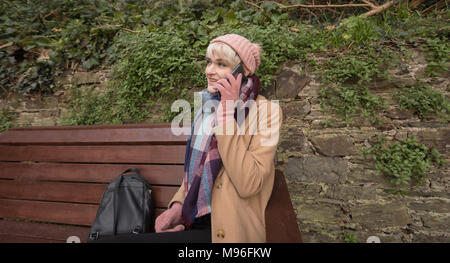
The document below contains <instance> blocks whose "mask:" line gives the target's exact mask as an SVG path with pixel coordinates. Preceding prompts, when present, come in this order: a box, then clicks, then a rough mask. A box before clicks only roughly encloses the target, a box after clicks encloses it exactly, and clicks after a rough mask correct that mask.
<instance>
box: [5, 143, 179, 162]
mask: <svg viewBox="0 0 450 263" xmlns="http://www.w3.org/2000/svg"><path fill="white" fill-rule="evenodd" d="M185 149H186V146H184V145H166V146H160V145H151V146H141V145H137V146H121V145H118V146H0V161H38V162H77V163H79V162H82V163H173V164H183V163H184V154H185Z"/></svg>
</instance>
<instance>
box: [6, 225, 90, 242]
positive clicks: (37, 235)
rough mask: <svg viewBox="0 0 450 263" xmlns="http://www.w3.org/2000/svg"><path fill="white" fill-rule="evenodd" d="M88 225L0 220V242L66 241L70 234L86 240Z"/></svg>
mask: <svg viewBox="0 0 450 263" xmlns="http://www.w3.org/2000/svg"><path fill="white" fill-rule="evenodd" d="M89 230H90V228H89V227H79V226H68V225H56V224H40V223H30V222H15V221H6V220H0V242H3V241H4V242H33V243H34V242H39V243H41V242H66V240H67V238H68V237H70V236H77V237H79V238H80V240H81V242H86V241H87V236H88V234H89Z"/></svg>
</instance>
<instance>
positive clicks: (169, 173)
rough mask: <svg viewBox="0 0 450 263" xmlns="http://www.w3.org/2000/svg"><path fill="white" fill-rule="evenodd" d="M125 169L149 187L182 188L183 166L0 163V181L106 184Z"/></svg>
mask: <svg viewBox="0 0 450 263" xmlns="http://www.w3.org/2000/svg"><path fill="white" fill-rule="evenodd" d="M128 168H138V169H139V171H140V173H141V175H142V177H143V178H144V179H146V180H147V181H148V182H149V184H151V185H174V186H179V185H181V181H182V180H183V174H184V166H183V165H182V164H177V165H138V164H132V165H130V164H67V163H15V162H0V178H3V179H17V180H48V181H70V182H96V183H109V182H111V181H112V180H114V179H115V178H116V177H117V176H119V175H120V174H121V173H123V172H124V171H125V170H126V169H128Z"/></svg>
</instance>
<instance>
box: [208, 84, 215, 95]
mask: <svg viewBox="0 0 450 263" xmlns="http://www.w3.org/2000/svg"><path fill="white" fill-rule="evenodd" d="M208 92H209V93H211V94H215V93H216V90H215V89H214V88H213V86H208Z"/></svg>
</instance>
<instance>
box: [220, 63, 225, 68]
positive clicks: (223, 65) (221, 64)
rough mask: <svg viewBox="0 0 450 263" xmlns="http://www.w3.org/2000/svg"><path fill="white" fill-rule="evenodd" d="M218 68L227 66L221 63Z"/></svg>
mask: <svg viewBox="0 0 450 263" xmlns="http://www.w3.org/2000/svg"><path fill="white" fill-rule="evenodd" d="M219 66H221V67H226V66H227V65H225V64H223V63H219Z"/></svg>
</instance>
